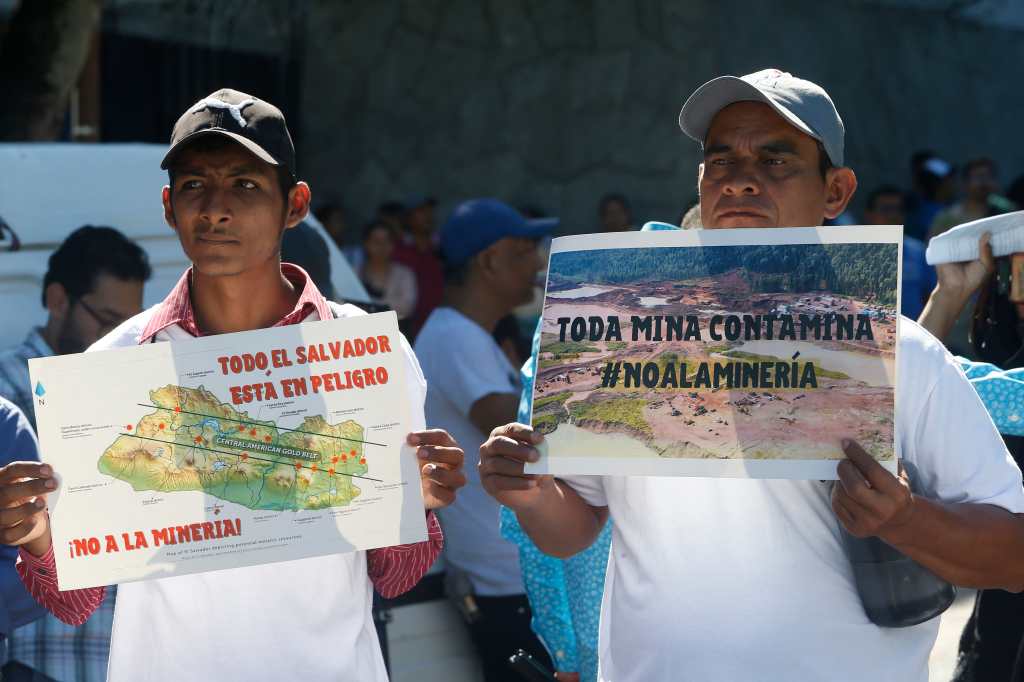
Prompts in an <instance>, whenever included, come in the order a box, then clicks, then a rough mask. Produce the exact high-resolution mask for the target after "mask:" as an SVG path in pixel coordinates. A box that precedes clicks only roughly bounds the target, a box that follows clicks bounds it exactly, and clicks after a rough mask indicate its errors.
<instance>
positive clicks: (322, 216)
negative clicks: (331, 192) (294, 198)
mask: <svg viewBox="0 0 1024 682" xmlns="http://www.w3.org/2000/svg"><path fill="white" fill-rule="evenodd" d="M288 189H289V190H291V187H289V188H288ZM285 196H287V194H285ZM344 211H345V209H344V208H342V206H341V204H335V203H326V204H321V205H320V206H318V207H317V208H315V209H314V210H313V215H314V216H316V219H317V220H319V221H320V224H321V225H326V224H327V222H328V220H329V219H330V217H331V216H332V215H334V214H336V213H343V212H344Z"/></svg>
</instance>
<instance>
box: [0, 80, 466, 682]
mask: <svg viewBox="0 0 1024 682" xmlns="http://www.w3.org/2000/svg"><path fill="white" fill-rule="evenodd" d="M162 166H163V167H164V168H165V169H166V170H167V171H168V174H169V176H170V184H169V186H167V187H164V189H163V206H164V214H165V218H166V221H167V223H168V224H169V225H170V226H171V228H172V229H174V230H175V232H177V234H178V237H179V239H180V241H181V244H182V248H183V249H184V250H185V253H186V254H187V255H188V257H189V259H190V260H191V261H192V264H193V267H192V268H191V269H190V270H189V271H187V272H186V273H185V274H184V275H183V276H182V278H181V280H180V281H179V282H178V285H177V286H176V287H175V288H174V289H173V290H172V291H171V293H170V295H169V296H168V297H167V298H166V299H165V300H164V301H163V303H161V304H159V305H157V306H155V307H153V308H151V309H149V310H147V311H145V312H143V313H142V314H140V315H138V316H136V317H134V318H132V319H130V320H128V321H127V322H125V323H124V324H122V325H121V326H119V327H118V328H117V329H115V330H114V331H113V332H111V333H110V334H109V335H107V336H106V337H104V338H103V339H101V340H100V341H99V342H98V343H97V344H96V345H94V346H93V349H98V348H99V349H107V348H115V347H122V346H131V345H135V344H145V343H151V342H161V341H168V340H182V339H189V338H193V337H200V336H207V335H213V334H223V333H229V332H239V331H248V330H256V329H263V328H267V327H278V326H283V325H292V324H298V323H300V322H308V321H316V320H326V319H330V318H345V317H352V316H356V315H360V314H362V311H360V310H359V309H358V308H355V307H354V306H351V305H337V304H334V303H331V302H329V301H327V299H325V298H324V296H323V295H322V294H321V293H320V292H319V291H318V290H317V288H316V287H315V286H314V285H313V283H312V281H311V280H310V279H309V277H308V276H307V275H306V273H305V272H303V271H302V270H301V269H300V268H298V267H296V266H293V265H289V264H287V263H285V264H282V263H281V262H280V246H281V236H282V234H283V233H284V231H285V230H286V229H289V228H292V227H294V226H295V225H297V224H298V223H299V222H300V221H302V219H303V218H304V217H305V216H306V214H307V212H308V210H309V202H310V190H309V187H308V186H307V185H306V184H305V183H304V182H298V181H297V180H296V176H295V168H296V165H295V150H294V147H293V145H292V141H291V137H290V135H289V133H288V129H287V127H286V125H285V120H284V116H283V115H282V114H281V112H280V111H279V110H278V109H277V108H276V107H274V106H273V105H271V104H269V103H267V102H263V101H261V100H258V99H255V98H252V97H250V96H248V95H245V94H243V93H240V92H236V91H233V90H220V91H218V92H216V93H213V94H211V95H210V96H209V97H207V98H205V99H203V100H201V101H200V102H198V103H197V104H196V105H194V106H193V107H191V108H189V110H188V111H186V112H185V113H184V114H183V115H182V117H181V118H180V119H179V121H178V123H177V124H176V125H175V128H174V131H173V133H172V141H171V148H170V150H169V151H168V153H167V155H166V157H165V158H164V161H163V164H162ZM401 345H402V347H401V349H398V348H396V349H395V350H396V351H400V352H401V353H403V354H404V361H405V363H406V366H407V372H406V374H407V376H408V377H409V382H408V389H407V390H408V391H409V399H410V401H411V402H412V404H413V405H417V406H419V405H422V404H423V400H424V395H425V391H426V386H425V382H424V380H423V377H422V374H421V372H420V370H419V365H418V363H417V361H416V358H415V356H414V355H413V353H412V351H411V350H410V348H409V347H408V344H407V343H406V342H405V340H404V339H402V340H401ZM408 443H409V444H410V445H413V446H418V451H417V452H418V456H419V458H420V459H421V460H422V462H421V465H420V476H421V480H422V489H423V497H424V500H425V505H426V508H427V511H426V514H427V527H428V537H429V539H428V541H426V542H422V543H418V544H414V545H403V546H400V547H388V548H383V549H376V550H370V551H367V552H352V553H348V554H333V555H328V556H321V557H316V558H311V559H303V560H301V561H293V562H286V563H276V564H266V565H261V566H251V567H247V568H236V569H229V570H222V571H217V572H212V573H201V574H195V575H186V576H179V577H174V578H168V579H165V580H159V581H157V580H151V581H147V582H135V583H127V584H124V585H122V587H121V588H120V591H119V592H120V593H119V595H118V600H117V607H116V612H115V623H114V632H113V636H112V642H111V650H110V665H109V673H108V676H109V679H111V680H132V681H134V680H172V679H175V680H176V679H211V678H214V677H215V678H217V679H222V680H251V679H299V678H301V679H310V680H322V679H358V680H384V679H386V677H387V676H386V672H385V669H384V664H383V659H382V657H381V653H380V647H379V644H378V642H377V635H376V632H375V630H374V626H373V622H372V619H371V616H370V600H371V594H372V588H373V587H376V589H377V591H379V592H380V593H381V594H382V595H384V596H385V597H392V596H396V595H398V594H400V593H402V592H404V591H406V590H408V589H409V588H411V587H412V586H413V585H414V584H416V582H418V580H419V579H420V577H421V576H422V575H423V573H424V572H425V571H426V570H427V568H428V567H429V566H430V564H431V563H433V561H434V559H435V558H436V557H437V554H438V553H439V551H440V548H441V544H442V539H441V532H440V528H439V526H438V524H437V521H436V519H435V518H434V514H433V512H432V511H431V510H433V509H436V508H439V507H443V506H445V505H447V504H450V503H451V502H452V500H453V499H454V496H455V491H456V490H457V489H458V488H459V487H461V486H462V485H463V484H464V483H465V478H464V477H463V475H462V472H461V467H462V459H463V453H462V450H461V449H460V448H459V447H458V445H457V444H456V443H455V442H454V440H452V438H451V437H450V436H449V435H448V434H447V433H446V432H444V431H439V430H433V431H419V432H416V433H412V434H409V436H408ZM56 488H57V479H56V478H55V472H54V471H53V470H52V467H51V466H49V465H45V464H36V463H29V462H19V463H13V464H10V465H8V466H6V467H3V468H2V469H0V543H3V544H7V545H17V546H20V547H21V553H20V554H21V557H20V558H21V563H20V565H19V571H20V573H21V576H22V579H23V581H24V582H25V584H26V586H27V587H28V588H29V591H30V592H31V593H32V594H33V596H35V597H36V599H37V600H39V601H40V602H41V603H42V604H43V605H45V606H46V607H47V608H48V609H49V610H50V611H52V612H53V613H54V614H55V615H57V616H58V617H59V618H61V619H62V620H64V621H65V622H68V623H71V624H80V623H82V622H84V621H85V620H86V619H87V618H88V617H89V615H90V614H91V613H92V611H93V610H94V609H95V608H96V606H97V605H98V604H99V603H100V601H101V600H102V598H103V594H104V590H103V588H91V589H82V590H71V591H68V592H60V591H58V589H57V580H56V573H55V564H54V555H53V547H52V540H51V533H50V528H49V521H48V516H47V514H46V511H45V505H46V503H45V501H44V499H45V496H46V494H47V493H49V492H52V491H53V490H55V489H56Z"/></svg>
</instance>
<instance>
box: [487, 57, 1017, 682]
mask: <svg viewBox="0 0 1024 682" xmlns="http://www.w3.org/2000/svg"><path fill="white" fill-rule="evenodd" d="M680 126H681V127H682V129H683V131H684V132H686V133H687V134H688V135H689V136H690V137H692V138H693V139H695V140H696V141H698V142H699V143H700V144H702V146H703V149H704V162H703V163H702V164H701V166H700V168H699V185H700V194H701V222H702V224H703V225H704V226H705V227H708V228H742V227H746V228H757V227H789V226H794V227H795V226H816V225H821V223H822V222H823V221H824V219H826V218H834V217H836V216H837V215H839V214H840V213H842V211H843V210H844V209H845V207H846V205H847V204H848V203H849V201H850V199H851V197H852V196H853V193H854V191H855V190H856V187H857V180H856V176H855V175H854V173H853V171H852V170H851V169H849V168H847V167H844V166H843V138H844V129H843V124H842V121H841V119H840V117H839V115H838V113H837V111H836V109H835V107H834V105H833V103H832V100H831V99H830V98H829V96H828V95H827V94H826V93H825V91H824V90H822V89H821V88H820V87H819V86H817V85H815V84H813V83H810V82H808V81H805V80H801V79H798V78H795V77H793V76H791V75H790V74H787V73H782V72H780V71H776V70H767V71H761V72H758V73H754V74H750V75H748V76H744V77H743V78H736V77H731V76H727V77H722V78H717V79H715V80H712V81H710V82H709V83H706V84H705V85H703V86H702V87H701V88H699V89H698V90H697V91H696V92H695V93H694V94H693V95H692V96H691V97H690V98H689V100H688V101H687V102H686V104H685V105H684V106H683V110H682V112H681V114H680ZM899 344H900V353H899V356H898V363H899V368H898V375H899V379H900V384H899V389H898V394H897V399H896V438H897V446H898V451H899V452H901V454H902V458H903V461H904V462H906V463H907V465H908V466H907V468H908V469H910V468H911V467H910V465H911V464H912V465H913V467H912V468H913V470H914V471H916V480H915V481H914V483H915V486H916V489H918V490H921V491H922V493H921V494H920V495H918V494H913V493H912V492H911V489H910V480H909V478H908V475H907V473H906V472H902V473H901V474H900V475H899V476H896V475H893V474H891V473H889V472H888V471H886V470H885V469H884V468H883V467H882V466H881V465H880V464H879V463H878V462H877V461H875V460H874V459H873V458H872V457H871V456H870V455H868V454H867V453H866V452H865V451H864V449H863V448H862V447H861V446H860V445H859V444H858V443H856V442H852V441H850V440H843V441H842V442H836V443H835V444H834V447H835V448H836V450H837V451H838V450H840V448H841V450H842V452H843V453H845V456H846V458H845V459H843V460H842V461H840V462H839V464H838V470H837V477H838V479H839V480H838V481H837V482H836V483H835V484H833V483H831V482H822V481H818V480H807V481H801V480H754V479H698V478H658V477H628V476H567V477H562V478H558V479H556V478H553V477H551V476H534V475H527V474H525V473H524V463H525V462H534V461H537V459H538V457H539V454H538V452H537V450H536V446H537V445H539V444H540V443H541V442H542V440H543V438H542V437H541V436H540V435H539V434H537V433H534V432H533V431H532V430H531V429H530V428H529V427H527V426H524V425H521V424H509V425H506V426H503V427H500V428H498V429H495V430H494V431H493V432H492V434H491V438H490V439H489V440H488V441H487V442H486V443H485V444H484V445H483V446H482V447H481V456H480V475H481V480H482V482H483V485H484V487H485V488H486V489H487V490H488V492H490V493H491V494H492V495H494V496H495V497H496V498H497V499H498V500H499V501H500V502H502V503H503V504H505V505H507V506H508V507H510V508H512V509H513V510H514V511H515V512H516V514H517V516H518V519H519V521H520V523H521V524H522V526H523V528H524V529H525V530H526V532H527V533H528V534H529V535H530V537H531V538H532V539H533V540H534V542H535V543H536V544H537V545H538V546H539V547H540V548H541V549H542V550H543V551H545V552H547V553H549V554H553V555H556V556H562V557H565V556H570V555H572V554H575V553H576V552H579V551H581V550H582V549H584V548H586V547H587V546H589V545H590V543H591V542H593V540H594V539H595V537H596V536H597V534H598V533H599V532H600V530H601V528H602V526H603V524H604V522H605V520H606V519H607V518H609V516H610V517H611V519H612V521H613V522H614V535H613V542H612V550H611V557H610V560H609V565H608V573H607V576H606V582H605V589H604V598H603V604H602V616H601V626H600V627H601V632H600V660H601V674H600V676H601V678H602V679H607V680H615V682H620V681H623V680H625V681H630V680H637V681H639V680H665V679H678V678H679V677H680V676H683V677H687V678H693V679H701V680H740V679H759V680H793V679H808V680H810V679H829V680H850V681H851V682H852V681H854V680H865V679H878V680H880V679H894V680H895V679H899V680H924V679H927V670H928V666H927V661H928V654H929V652H930V650H931V647H932V644H933V643H934V641H935V636H936V634H937V631H938V621H937V619H933V620H931V621H929V622H926V623H922V624H920V625H916V626H912V627H906V628H898V629H897V628H881V627H878V626H876V625H874V624H873V623H871V622H870V621H869V620H868V618H867V616H866V615H865V612H864V609H863V607H862V605H861V603H860V600H859V598H858V593H857V588H856V585H855V581H854V577H853V570H852V568H851V564H850V561H849V560H848V559H847V556H846V554H845V552H844V549H843V540H842V537H841V533H840V524H841V525H842V526H843V527H844V528H845V529H846V530H847V531H849V532H850V533H851V534H853V535H855V536H858V537H878V538H881V539H882V540H883V541H885V542H886V543H888V544H889V545H892V546H893V547H895V548H896V549H898V550H900V551H901V552H903V553H904V554H905V555H907V556H909V557H910V558H912V559H914V560H915V561H917V562H919V563H920V564H921V565H923V566H925V567H926V568H928V569H930V570H931V571H932V572H934V573H935V574H937V575H938V576H940V577H942V578H944V579H946V580H949V581H950V582H953V583H955V584H960V585H968V586H973V587H988V586H997V587H1001V588H1003V589H1010V590H1021V589H1024V516H1021V513H1022V512H1024V489H1022V485H1021V474H1020V471H1019V470H1018V469H1017V467H1016V466H1015V464H1014V463H1013V461H1012V460H1011V459H1010V457H1009V455H1008V453H1007V452H1006V449H1005V447H1004V446H1003V444H1002V441H1001V440H1000V438H999V435H998V433H997V432H996V430H995V428H994V427H993V425H992V422H991V420H990V419H989V417H988V415H987V414H986V412H985V410H984V407H983V406H982V405H981V403H980V401H979V400H978V397H977V395H976V394H975V392H974V391H973V389H972V388H971V386H970V384H969V383H968V382H967V381H966V379H965V378H964V376H963V374H962V372H960V370H959V369H958V367H957V365H956V363H955V362H954V361H953V359H952V357H951V356H950V355H949V354H948V353H947V352H946V351H945V349H944V348H943V347H942V346H941V344H939V343H938V342H937V341H936V340H935V339H934V338H932V337H931V336H930V335H928V334H927V333H926V332H924V331H923V330H922V329H921V328H920V327H918V326H917V325H916V324H914V323H913V322H911V321H909V320H905V319H904V320H902V321H901V325H900V339H899Z"/></svg>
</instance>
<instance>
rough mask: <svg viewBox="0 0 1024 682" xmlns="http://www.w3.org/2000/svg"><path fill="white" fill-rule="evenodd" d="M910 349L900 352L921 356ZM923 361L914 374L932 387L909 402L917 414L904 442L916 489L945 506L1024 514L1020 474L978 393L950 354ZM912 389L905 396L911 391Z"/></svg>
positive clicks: (924, 356)
mask: <svg viewBox="0 0 1024 682" xmlns="http://www.w3.org/2000/svg"><path fill="white" fill-rule="evenodd" d="M909 345H910V346H911V347H908V348H906V349H904V350H903V351H901V352H915V351H917V350H920V349H919V348H914V347H913V345H914V344H909ZM921 355H922V358H921V362H920V364H919V365H918V366H917V367H915V370H916V372H917V373H919V375H920V376H922V377H928V378H932V379H933V381H931V382H930V384H931V385H930V388H928V389H926V390H925V391H924V392H923V395H922V396H921V397H917V398H914V397H908V402H911V401H912V402H913V403H914V404H916V406H917V409H918V412H917V414H916V416H915V415H908V416H910V417H911V419H910V420H908V421H906V422H904V423H905V424H907V433H906V434H904V435H902V436H901V440H902V441H903V457H904V460H905V461H906V462H909V463H910V464H911V465H912V467H908V469H910V472H909V473H911V474H914V475H915V489H918V490H919V492H920V493H921V494H923V495H924V496H926V497H930V498H933V499H938V500H941V501H943V502H972V503H979V504H992V505H997V506H999V507H1003V508H1004V509H1007V510H1009V511H1011V512H1014V513H1018V514H1019V513H1024V486H1022V483H1021V472H1020V469H1019V468H1018V467H1017V464H1016V462H1014V461H1013V458H1012V457H1011V456H1010V453H1009V452H1008V451H1007V449H1006V445H1005V444H1004V443H1003V439H1002V437H1001V436H1000V435H999V432H998V431H997V430H996V427H995V425H994V424H993V423H992V419H991V418H990V417H989V415H988V412H987V411H986V410H985V406H984V404H983V403H982V402H981V399H980V398H979V397H978V394H977V392H976V391H975V390H974V388H973V387H972V386H971V384H970V382H969V381H968V380H967V377H966V376H965V375H964V373H963V371H962V370H961V369H960V367H959V365H958V364H957V363H956V362H955V360H954V359H953V357H952V356H951V355H949V353H948V352H945V351H943V352H942V353H941V354H939V353H935V352H932V351H931V350H930V349H929V350H925V351H924V352H923V353H922V354H921ZM907 383H912V382H907ZM907 383H901V388H900V390H904V389H905V388H910V386H907ZM900 402H903V401H902V400H901V401H900ZM911 408H912V409H913V405H911Z"/></svg>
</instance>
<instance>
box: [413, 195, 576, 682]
mask: <svg viewBox="0 0 1024 682" xmlns="http://www.w3.org/2000/svg"><path fill="white" fill-rule="evenodd" d="M556 222H557V221H555V220H553V219H539V220H526V219H525V218H524V217H523V216H522V215H520V214H519V212H518V211H516V210H515V209H513V208H512V207H511V206H508V205H507V204H504V203H502V202H500V201H498V200H496V199H473V200H471V201H466V202H464V203H462V204H460V205H459V206H457V207H456V209H455V211H454V212H453V213H452V215H451V217H450V218H449V219H448V220H447V222H445V224H444V225H443V226H442V228H441V255H442V257H443V258H444V262H445V269H446V273H447V275H448V289H447V291H446V299H445V305H442V306H441V307H439V308H437V309H435V310H434V312H432V313H431V314H430V317H429V318H427V323H426V324H425V325H424V326H423V330H422V331H421V332H420V335H419V337H418V338H417V339H416V355H417V357H418V358H419V359H420V362H421V363H422V364H423V374H424V376H425V377H426V379H427V386H428V389H427V421H428V422H430V423H431V424H436V425H437V426H440V427H442V428H444V429H447V430H448V431H449V432H450V433H451V434H452V435H453V436H454V437H455V438H456V439H458V441H459V442H460V443H462V444H463V445H464V446H465V447H466V448H467V452H468V453H469V454H468V455H467V459H468V461H469V466H468V467H467V471H468V479H469V482H468V483H467V485H466V487H465V489H464V490H462V492H460V493H459V499H458V500H456V501H455V502H454V503H453V504H452V505H451V507H450V508H448V509H445V510H444V511H443V512H441V513H440V515H441V524H442V526H443V527H444V532H445V543H446V547H445V562H446V565H447V567H448V572H449V576H448V577H449V580H448V587H449V592H458V594H450V595H449V596H452V597H454V598H455V599H456V603H457V604H458V605H460V606H462V607H467V605H471V606H468V608H463V611H464V615H466V617H467V621H469V629H470V634H471V635H472V637H473V642H474V644H475V645H476V648H477V651H478V652H479V654H480V657H481V660H482V662H483V666H484V677H485V679H486V680H487V682H503V681H506V680H507V681H508V682H515V680H518V679H519V677H518V673H515V672H513V671H512V669H511V668H510V667H509V666H508V659H509V657H510V656H512V655H513V654H514V653H516V650H517V649H520V648H521V649H525V650H527V651H528V652H529V653H531V654H533V656H534V657H537V658H540V659H541V660H543V661H544V662H545V663H548V660H547V656H546V655H545V653H544V648H543V647H542V646H541V645H540V642H539V641H538V640H537V638H536V637H535V636H534V635H533V633H532V632H531V631H530V606H529V603H528V602H527V600H526V596H525V594H524V588H523V579H522V573H521V571H520V569H519V552H518V550H517V548H516V546H515V545H514V544H512V543H511V542H509V541H507V540H505V539H504V538H502V537H501V533H500V532H499V529H498V504H497V502H495V500H494V499H493V498H491V497H489V496H488V495H487V493H485V492H484V490H483V488H482V487H481V486H480V479H479V478H478V477H477V476H476V475H475V473H476V472H475V469H476V467H475V464H476V452H477V448H478V447H479V446H480V444H481V443H483V442H484V440H486V438H487V434H488V433H490V432H491V429H493V428H495V427H496V426H499V425H500V424H505V423H508V422H510V421H512V420H514V419H515V416H516V410H517V408H518V405H519V392H520V390H521V387H520V385H519V372H518V370H517V369H516V368H515V367H513V366H512V364H511V363H510V362H509V360H508V358H507V357H506V355H505V353H504V351H502V349H501V347H500V346H499V345H498V344H497V343H496V342H495V340H494V337H493V336H492V335H493V333H494V329H495V327H496V326H497V324H498V321H499V320H500V319H501V318H503V317H505V316H506V315H508V314H509V313H511V312H512V311H513V310H514V309H515V308H516V307H517V306H520V305H523V304H525V303H529V302H530V301H531V300H532V299H533V286H534V281H535V280H536V278H537V272H538V271H539V270H540V269H541V267H542V263H541V261H540V256H539V255H538V253H537V240H538V239H540V238H541V237H543V236H545V235H547V234H549V233H550V232H551V229H552V228H553V227H554V225H555V224H556ZM456 575H460V576H464V577H465V580H457V579H455V576H456Z"/></svg>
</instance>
